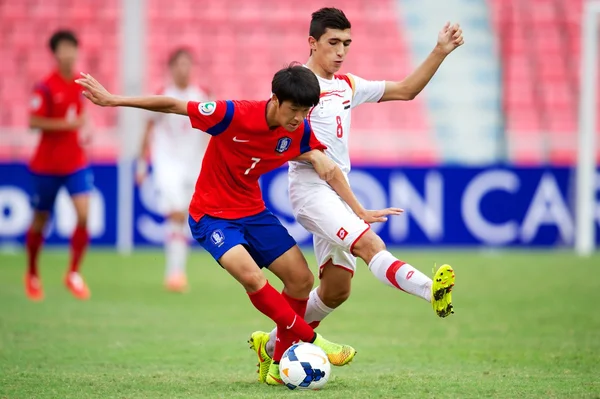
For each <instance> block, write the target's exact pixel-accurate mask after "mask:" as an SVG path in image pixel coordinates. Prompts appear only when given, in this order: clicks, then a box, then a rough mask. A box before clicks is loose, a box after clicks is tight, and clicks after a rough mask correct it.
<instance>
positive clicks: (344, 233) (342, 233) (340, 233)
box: [336, 227, 348, 241]
mask: <svg viewBox="0 0 600 399" xmlns="http://www.w3.org/2000/svg"><path fill="white" fill-rule="evenodd" d="M336 235H337V236H338V238H339V239H340V240H342V241H344V238H346V237H348V232H347V231H346V229H344V228H343V227H340V229H339V230H338V232H337V234H336Z"/></svg>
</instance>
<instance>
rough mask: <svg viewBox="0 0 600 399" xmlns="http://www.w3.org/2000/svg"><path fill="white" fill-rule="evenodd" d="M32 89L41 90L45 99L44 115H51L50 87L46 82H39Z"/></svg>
mask: <svg viewBox="0 0 600 399" xmlns="http://www.w3.org/2000/svg"><path fill="white" fill-rule="evenodd" d="M34 90H39V91H41V92H42V95H43V96H44V99H45V100H46V115H52V109H53V107H52V93H51V92H50V87H48V85H47V84H46V83H43V82H40V83H38V84H36V85H35V88H34Z"/></svg>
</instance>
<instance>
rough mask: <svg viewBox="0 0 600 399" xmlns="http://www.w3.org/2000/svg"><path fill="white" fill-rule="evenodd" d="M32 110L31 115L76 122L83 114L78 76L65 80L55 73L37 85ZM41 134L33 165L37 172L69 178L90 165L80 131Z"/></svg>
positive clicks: (32, 168)
mask: <svg viewBox="0 0 600 399" xmlns="http://www.w3.org/2000/svg"><path fill="white" fill-rule="evenodd" d="M30 107H31V109H30V113H31V115H35V116H42V117H46V118H62V119H66V120H75V119H76V118H78V117H79V116H80V115H81V113H82V111H83V101H82V94H81V86H79V85H78V84H77V83H75V77H73V79H69V80H65V78H63V77H62V76H61V75H60V74H59V73H58V72H54V73H52V74H50V75H49V76H48V77H47V78H46V79H44V80H43V81H41V82H40V83H38V84H37V85H36V87H35V89H34V92H33V97H32V99H31V104H30ZM41 135H42V137H41V139H40V142H39V144H38V146H37V149H36V151H35V154H34V156H33V159H32V160H31V164H30V168H31V170H32V171H33V172H36V173H41V174H51V175H65V174H70V173H73V172H76V171H77V170H79V169H81V168H83V167H84V166H85V165H86V159H85V153H84V151H83V148H82V147H81V145H80V144H79V134H78V132H77V131H76V130H73V131H58V130H55V131H51V132H44V131H43V132H41Z"/></svg>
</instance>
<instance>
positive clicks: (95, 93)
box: [75, 72, 188, 115]
mask: <svg viewBox="0 0 600 399" xmlns="http://www.w3.org/2000/svg"><path fill="white" fill-rule="evenodd" d="M75 82H76V83H77V84H79V85H80V86H81V87H83V88H84V89H85V90H84V92H83V95H84V96H85V97H86V98H87V99H89V100H90V101H91V102H93V103H94V104H96V105H100V106H101V107H132V108H141V109H146V110H148V111H154V112H164V113H167V114H179V115H187V114H188V113H187V101H182V100H178V99H176V98H172V97H167V96H145V97H126V96H117V95H114V94H111V93H109V91H108V90H106V89H105V88H104V86H102V85H101V84H100V83H99V82H98V81H97V80H96V79H94V77H93V76H92V75H90V74H88V73H83V72H82V73H81V78H79V79H77V80H76V81H75Z"/></svg>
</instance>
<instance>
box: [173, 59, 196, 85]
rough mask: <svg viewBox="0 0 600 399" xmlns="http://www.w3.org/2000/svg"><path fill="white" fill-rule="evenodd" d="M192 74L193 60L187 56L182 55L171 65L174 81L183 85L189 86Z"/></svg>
mask: <svg viewBox="0 0 600 399" xmlns="http://www.w3.org/2000/svg"><path fill="white" fill-rule="evenodd" d="M191 73H192V59H191V58H190V57H189V56H188V55H187V54H181V55H180V56H179V57H177V59H176V60H175V61H174V62H173V64H172V65H171V76H172V77H173V80H174V81H175V82H176V83H178V84H181V85H187V83H188V82H189V81H190V75H191Z"/></svg>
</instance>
